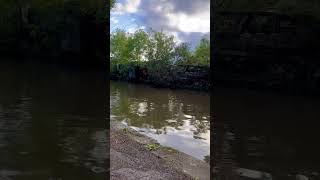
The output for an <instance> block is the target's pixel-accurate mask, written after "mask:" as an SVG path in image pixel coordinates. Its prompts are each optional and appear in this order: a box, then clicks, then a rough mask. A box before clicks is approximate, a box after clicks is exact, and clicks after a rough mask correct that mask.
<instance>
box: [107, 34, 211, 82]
mask: <svg viewBox="0 0 320 180" xmlns="http://www.w3.org/2000/svg"><path fill="white" fill-rule="evenodd" d="M110 49H111V51H110V72H111V73H115V72H118V73H120V74H119V75H120V76H121V77H125V76H127V74H128V71H129V69H130V67H132V66H139V67H146V68H147V69H148V73H149V74H150V75H151V77H150V78H151V79H162V78H160V77H166V76H168V73H169V70H170V69H171V68H173V67H174V66H175V65H196V66H207V67H209V66H210V41H209V40H207V39H205V38H202V40H201V41H200V42H199V44H198V46H197V47H196V48H195V50H194V52H193V51H191V50H190V47H189V45H188V44H187V43H182V44H177V43H176V42H175V41H174V37H173V36H169V35H166V34H165V33H163V32H156V31H153V30H150V31H148V32H146V31H144V30H137V31H135V32H134V33H132V34H131V33H127V32H125V31H124V30H120V29H118V30H116V31H115V32H114V33H112V34H111V37H110ZM119 66H121V68H119Z"/></svg>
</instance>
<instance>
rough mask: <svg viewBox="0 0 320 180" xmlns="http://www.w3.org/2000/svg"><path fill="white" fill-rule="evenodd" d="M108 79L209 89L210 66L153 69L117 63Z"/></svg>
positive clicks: (155, 85) (178, 87) (178, 66)
mask: <svg viewBox="0 0 320 180" xmlns="http://www.w3.org/2000/svg"><path fill="white" fill-rule="evenodd" d="M160 69H161V68H160ZM160 71H163V72H160ZM110 79H111V80H121V81H127V82H134V83H141V84H148V85H151V86H153V87H156V88H170V89H189V90H198V91H209V88H210V67H207V66H193V65H172V66H169V67H166V69H161V70H156V71H155V70H152V69H150V68H148V67H147V66H146V65H145V66H136V65H121V64H118V65H117V66H114V68H113V69H112V70H111V71H110Z"/></svg>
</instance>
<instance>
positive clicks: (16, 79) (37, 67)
mask: <svg viewBox="0 0 320 180" xmlns="http://www.w3.org/2000/svg"><path fill="white" fill-rule="evenodd" d="M0 63H1V65H0V82H1V88H0V154H1V158H0V167H1V168H0V179H17V180H19V179H34V180H37V179H39V180H40V179H41V180H43V179H59V178H60V179H79V180H81V179H83V180H87V179H102V178H104V177H105V173H106V171H107V169H106V168H105V167H106V163H107V161H108V154H107V150H108V149H109V148H107V147H106V145H107V139H106V133H107V131H106V128H104V127H106V126H105V122H106V118H107V116H106V114H107V113H106V111H105V108H106V107H105V100H106V99H104V98H102V96H103V94H106V88H105V87H104V86H105V85H104V84H103V83H106V82H105V81H104V78H103V76H104V74H103V73H100V72H93V71H91V70H90V71H84V70H79V69H70V68H63V67H60V66H57V65H47V64H37V63H33V64H31V63H16V62H13V61H1V62H0Z"/></svg>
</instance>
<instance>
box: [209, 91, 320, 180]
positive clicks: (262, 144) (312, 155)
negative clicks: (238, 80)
mask: <svg viewBox="0 0 320 180" xmlns="http://www.w3.org/2000/svg"><path fill="white" fill-rule="evenodd" d="M213 103H214V104H216V106H215V109H214V112H213V113H214V115H215V116H214V124H213V126H214V127H213V132H214V133H213V140H212V141H213V143H214V149H213V157H214V162H215V164H214V169H215V170H217V172H218V173H216V175H215V176H216V177H217V178H218V177H219V178H218V179H222V180H223V179H234V177H231V176H232V175H231V173H230V170H234V169H238V168H243V169H246V171H243V172H249V171H248V170H254V171H260V172H267V173H269V174H271V175H272V179H280V180H287V179H288V180H289V179H293V180H294V179H296V178H295V176H296V175H301V176H302V175H303V176H306V177H308V178H309V179H320V155H319V152H320V144H319V137H320V136H319V122H320V121H319V120H320V98H319V97H317V98H316V97H303V96H287V95H280V94H271V93H261V92H260V93H256V92H249V91H241V90H237V91H235V90H232V91H231V90H221V89H220V90H219V89H216V90H215V94H214V96H213ZM251 172H252V171H251ZM249 174H250V173H249ZM253 174H254V173H251V175H253Z"/></svg>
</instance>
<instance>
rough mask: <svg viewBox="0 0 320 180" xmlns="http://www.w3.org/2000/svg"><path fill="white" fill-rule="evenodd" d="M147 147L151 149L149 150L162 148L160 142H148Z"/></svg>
mask: <svg viewBox="0 0 320 180" xmlns="http://www.w3.org/2000/svg"><path fill="white" fill-rule="evenodd" d="M146 148H147V149H148V150H149V151H156V150H158V149H159V148H160V145H159V144H158V143H155V144H153V143H152V144H147V145H146Z"/></svg>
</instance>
